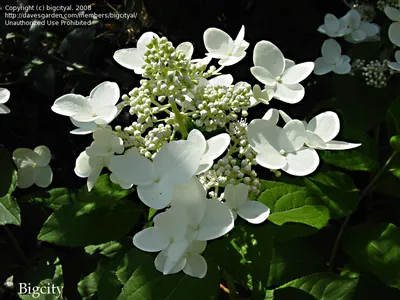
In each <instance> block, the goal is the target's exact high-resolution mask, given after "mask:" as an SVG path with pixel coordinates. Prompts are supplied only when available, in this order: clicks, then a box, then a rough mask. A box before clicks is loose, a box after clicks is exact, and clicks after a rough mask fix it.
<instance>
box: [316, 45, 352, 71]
mask: <svg viewBox="0 0 400 300" xmlns="http://www.w3.org/2000/svg"><path fill="white" fill-rule="evenodd" d="M321 53H322V57H319V58H317V59H316V61H315V62H314V63H315V68H314V73H315V74H316V75H324V74H327V73H329V72H331V71H333V72H334V73H336V74H347V73H349V72H350V71H351V66H350V57H348V56H347V55H341V54H342V49H341V48H340V45H339V43H338V42H336V41H335V40H334V39H328V40H325V42H324V43H323V44H322V48H321Z"/></svg>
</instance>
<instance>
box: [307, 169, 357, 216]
mask: <svg viewBox="0 0 400 300" xmlns="http://www.w3.org/2000/svg"><path fill="white" fill-rule="evenodd" d="M304 183H305V185H306V186H307V187H308V188H309V189H310V190H311V191H312V192H313V193H314V194H315V196H316V197H319V199H321V200H322V202H324V203H325V205H326V206H327V207H328V208H329V210H330V212H331V217H332V218H333V219H337V218H342V217H343V216H348V215H350V214H352V213H353V212H354V211H355V209H356V208H357V205H358V201H359V200H358V199H359V196H358V191H359V190H358V189H357V188H356V186H355V185H354V182H353V180H352V179H351V177H350V176H348V175H346V174H344V173H340V172H335V171H330V172H320V173H318V174H317V175H315V176H313V177H308V178H305V179H304Z"/></svg>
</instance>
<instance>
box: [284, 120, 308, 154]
mask: <svg viewBox="0 0 400 300" xmlns="http://www.w3.org/2000/svg"><path fill="white" fill-rule="evenodd" d="M305 141H306V129H305V127H304V124H303V123H302V122H301V121H299V120H291V121H289V122H288V123H286V124H285V126H284V127H283V129H282V131H281V134H280V136H279V146H280V149H282V150H285V151H286V152H294V151H297V150H299V149H300V148H301V147H303V145H304V143H305Z"/></svg>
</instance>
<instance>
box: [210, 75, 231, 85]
mask: <svg viewBox="0 0 400 300" xmlns="http://www.w3.org/2000/svg"><path fill="white" fill-rule="evenodd" d="M208 83H209V84H210V85H212V86H216V85H223V86H230V85H231V84H232V83H233V76H232V75H231V74H224V75H219V76H216V77H214V78H211V79H210V80H209V81H208Z"/></svg>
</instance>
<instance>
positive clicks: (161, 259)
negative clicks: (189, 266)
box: [154, 249, 186, 274]
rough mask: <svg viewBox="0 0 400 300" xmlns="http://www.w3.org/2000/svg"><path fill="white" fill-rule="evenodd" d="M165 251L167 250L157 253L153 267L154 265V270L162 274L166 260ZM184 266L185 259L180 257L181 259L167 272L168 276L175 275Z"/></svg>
mask: <svg viewBox="0 0 400 300" xmlns="http://www.w3.org/2000/svg"><path fill="white" fill-rule="evenodd" d="M166 250H167V249H164V250H163V251H161V252H160V253H158V255H157V257H156V259H155V260H154V265H155V267H156V269H157V270H158V271H160V272H162V273H163V272H164V269H165V264H166V262H167V259H168V257H167V254H166V253H167V251H166ZM185 265H186V258H185V257H182V259H181V260H179V262H177V263H176V265H175V266H174V267H173V268H172V269H171V270H170V271H169V273H168V274H175V273H178V272H180V271H182V270H183V268H184V267H185Z"/></svg>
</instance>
